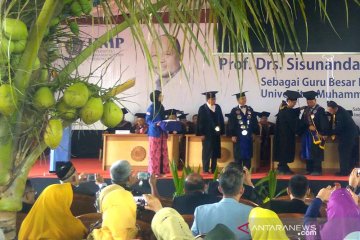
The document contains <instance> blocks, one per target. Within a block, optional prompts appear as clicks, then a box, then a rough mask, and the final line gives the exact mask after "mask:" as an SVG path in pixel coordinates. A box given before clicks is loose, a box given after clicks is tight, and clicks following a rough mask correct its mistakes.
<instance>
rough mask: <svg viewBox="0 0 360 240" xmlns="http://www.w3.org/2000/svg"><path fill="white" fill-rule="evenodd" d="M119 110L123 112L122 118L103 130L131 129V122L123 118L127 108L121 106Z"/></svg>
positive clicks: (109, 131) (111, 131)
mask: <svg viewBox="0 0 360 240" xmlns="http://www.w3.org/2000/svg"><path fill="white" fill-rule="evenodd" d="M121 110H122V112H123V114H124V117H123V120H122V121H121V122H120V123H119V124H118V125H116V126H115V127H113V128H108V129H106V130H105V132H108V133H115V131H116V130H129V131H130V130H131V122H129V121H126V120H125V115H126V114H127V113H128V110H127V109H126V108H122V109H121Z"/></svg>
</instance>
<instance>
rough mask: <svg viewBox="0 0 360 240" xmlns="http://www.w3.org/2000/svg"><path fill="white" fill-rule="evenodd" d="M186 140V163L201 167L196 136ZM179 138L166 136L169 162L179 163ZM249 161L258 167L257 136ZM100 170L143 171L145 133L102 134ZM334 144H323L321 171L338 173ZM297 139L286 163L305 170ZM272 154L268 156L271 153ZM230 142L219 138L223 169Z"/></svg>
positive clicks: (230, 158) (229, 156)
mask: <svg viewBox="0 0 360 240" xmlns="http://www.w3.org/2000/svg"><path fill="white" fill-rule="evenodd" d="M185 137H186V152H185V161H186V164H187V165H188V166H190V167H192V168H194V169H197V168H199V167H200V168H201V167H202V162H201V151H202V142H201V138H200V137H199V136H195V135H193V134H190V135H185ZM180 138H181V135H178V134H169V138H168V141H167V144H168V153H169V159H170V160H175V161H178V160H179V140H180ZM253 141H254V142H253V143H254V145H253V146H254V147H253V158H252V159H251V165H252V170H253V172H256V171H258V170H259V167H260V136H254V137H253ZM103 143H104V144H103V156H102V160H103V169H104V170H105V169H108V168H109V167H110V166H111V164H112V163H114V162H115V161H117V160H121V159H126V160H128V161H129V162H130V164H131V165H132V166H133V167H136V169H137V170H146V169H147V166H148V152H149V142H148V136H147V135H146V134H103ZM337 146H338V144H337V142H336V141H335V142H333V141H327V143H326V145H325V152H324V154H325V161H324V162H323V164H322V166H323V170H325V171H327V172H330V171H331V172H333V171H337V170H339V154H338V150H337ZM300 151H301V139H300V138H299V137H298V138H297V139H296V154H295V160H294V162H293V163H290V164H289V167H290V168H292V169H303V170H305V166H306V163H305V161H304V160H302V159H301V158H300ZM271 155H272V154H271ZM233 159H234V156H233V143H232V142H231V138H230V137H226V136H222V137H221V158H220V159H218V166H219V167H220V168H223V167H224V166H226V165H227V164H228V163H229V162H231V161H233ZM270 164H271V166H273V167H274V168H276V167H277V162H273V159H271V163H270Z"/></svg>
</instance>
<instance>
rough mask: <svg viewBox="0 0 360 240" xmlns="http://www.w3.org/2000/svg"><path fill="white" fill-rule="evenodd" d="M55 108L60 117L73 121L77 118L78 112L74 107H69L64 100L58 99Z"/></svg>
mask: <svg viewBox="0 0 360 240" xmlns="http://www.w3.org/2000/svg"><path fill="white" fill-rule="evenodd" d="M56 110H57V112H58V114H59V116H60V118H62V119H65V120H70V121H73V120H75V119H77V118H78V112H77V109H76V108H71V107H69V106H68V105H66V103H65V102H64V100H60V101H59V102H58V104H57V105H56Z"/></svg>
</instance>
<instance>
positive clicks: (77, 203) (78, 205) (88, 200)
mask: <svg viewBox="0 0 360 240" xmlns="http://www.w3.org/2000/svg"><path fill="white" fill-rule="evenodd" d="M94 203H95V196H89V195H85V194H74V198H73V202H72V204H71V208H70V209H71V212H72V214H73V215H74V216H79V215H83V214H86V213H96V208H95V206H94Z"/></svg>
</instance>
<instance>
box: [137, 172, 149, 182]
mask: <svg viewBox="0 0 360 240" xmlns="http://www.w3.org/2000/svg"><path fill="white" fill-rule="evenodd" d="M149 178H150V173H148V172H138V174H137V179H139V180H143V181H147V180H149Z"/></svg>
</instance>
